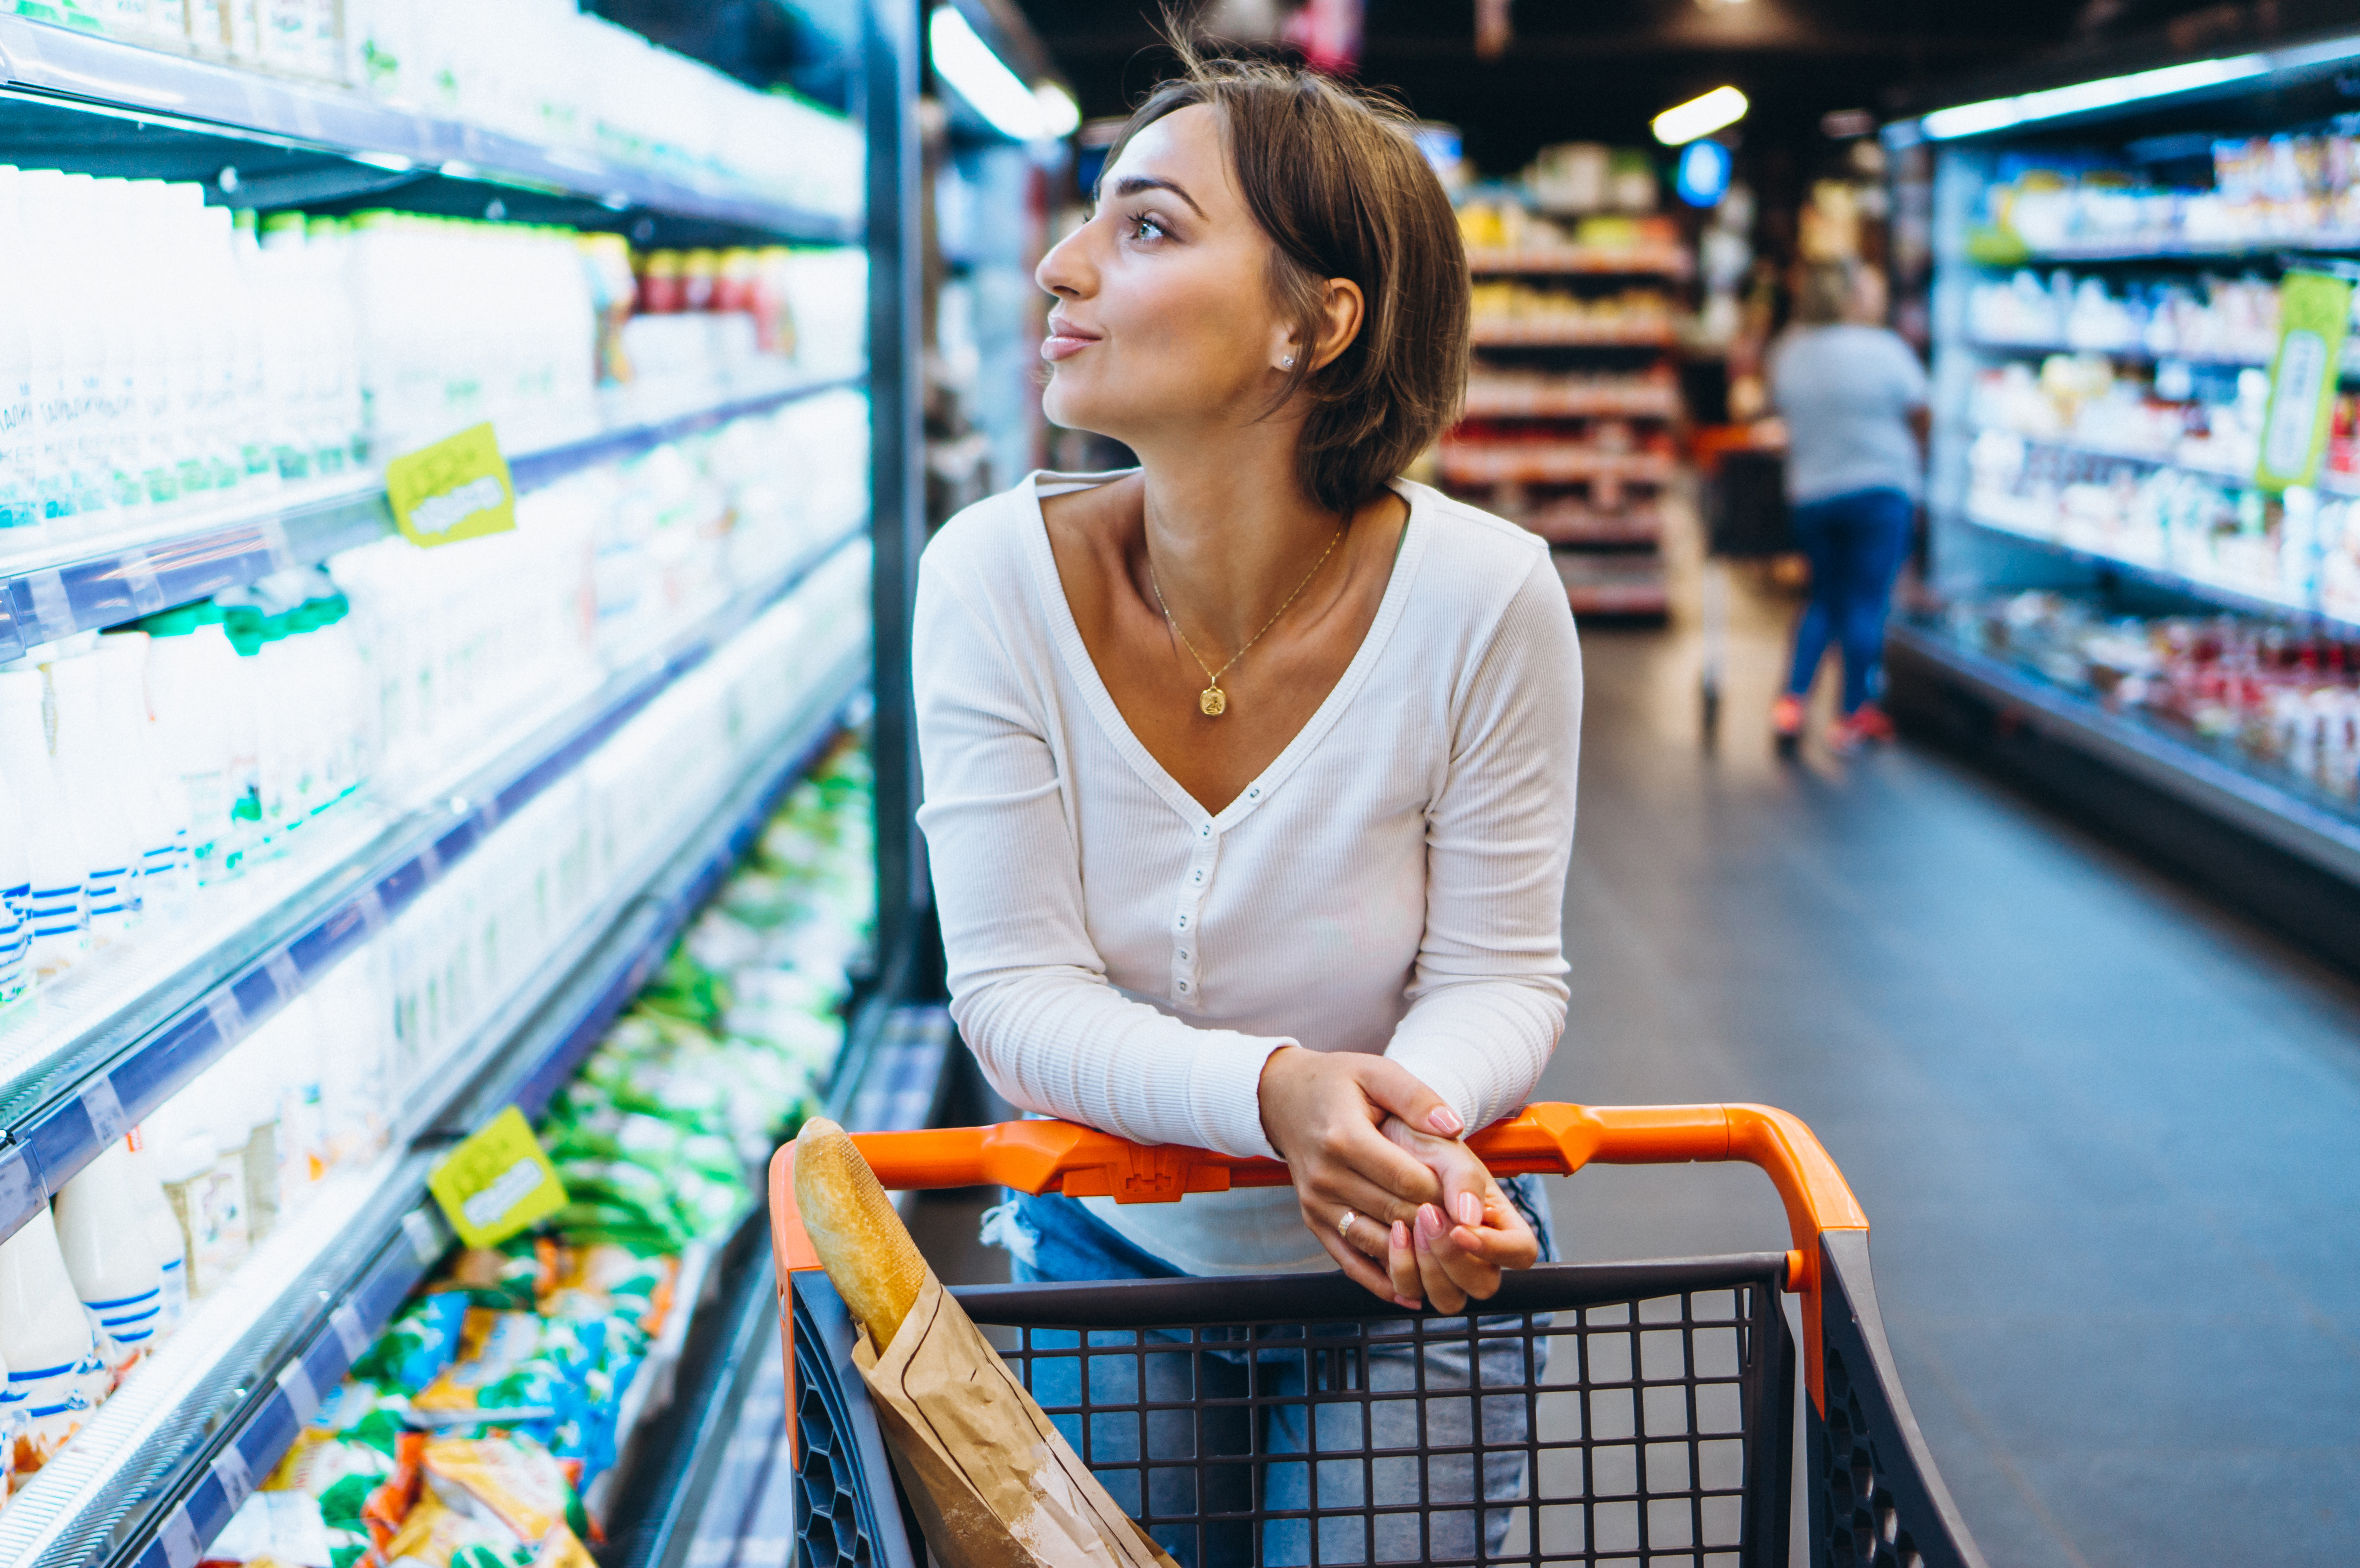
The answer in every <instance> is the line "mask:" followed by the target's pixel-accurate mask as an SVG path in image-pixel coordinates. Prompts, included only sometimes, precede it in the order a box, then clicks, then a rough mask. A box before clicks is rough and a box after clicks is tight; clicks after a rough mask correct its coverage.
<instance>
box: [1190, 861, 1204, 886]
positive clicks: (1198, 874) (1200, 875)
mask: <svg viewBox="0 0 2360 1568" xmlns="http://www.w3.org/2000/svg"><path fill="white" fill-rule="evenodd" d="M1188 880H1189V881H1191V882H1193V883H1195V884H1196V886H1197V887H1203V886H1204V885H1205V873H1204V869H1203V868H1202V867H1201V866H1200V867H1199V868H1197V869H1196V870H1195V871H1191V872H1190V873H1188Z"/></svg>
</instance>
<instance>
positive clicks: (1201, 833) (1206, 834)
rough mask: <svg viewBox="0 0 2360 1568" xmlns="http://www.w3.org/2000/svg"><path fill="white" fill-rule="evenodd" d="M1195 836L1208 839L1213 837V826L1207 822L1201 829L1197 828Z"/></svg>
mask: <svg viewBox="0 0 2360 1568" xmlns="http://www.w3.org/2000/svg"><path fill="white" fill-rule="evenodd" d="M1196 836H1197V837H1198V838H1210V837H1212V836H1213V824H1212V823H1210V822H1207V823H1206V824H1205V825H1204V826H1203V827H1201V828H1198V829H1197V830H1196Z"/></svg>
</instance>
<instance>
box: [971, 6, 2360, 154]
mask: <svg viewBox="0 0 2360 1568" xmlns="http://www.w3.org/2000/svg"><path fill="white" fill-rule="evenodd" d="M1018 3H1019V4H1020V5H1021V7H1022V10H1023V12H1024V14H1025V15H1026V16H1027V17H1028V18H1029V19H1030V20H1031V22H1032V27H1033V28H1034V30H1035V31H1036V32H1037V33H1038V34H1039V35H1040V37H1041V39H1042V41H1043V43H1044V44H1045V45H1046V46H1047V48H1048V49H1049V52H1050V54H1051V55H1052V56H1053V57H1054V59H1055V60H1056V62H1057V64H1058V66H1059V67H1060V68H1061V69H1062V70H1063V71H1065V74H1066V76H1067V77H1068V78H1069V80H1071V82H1073V83H1074V86H1075V88H1076V92H1077V93H1078V94H1079V95H1080V97H1081V99H1082V104H1083V112H1084V113H1085V114H1087V115H1090V116H1093V117H1095V116H1100V115H1109V114H1121V113H1123V112H1124V111H1125V110H1126V109H1127V108H1128V107H1129V105H1130V103H1131V102H1132V101H1133V100H1134V99H1135V98H1136V97H1137V96H1138V95H1139V94H1140V93H1141V92H1142V91H1143V90H1144V89H1145V88H1146V87H1147V86H1148V85H1149V84H1150V83H1151V82H1153V80H1154V78H1155V75H1156V72H1157V69H1158V65H1159V62H1160V60H1161V59H1162V58H1163V57H1162V56H1161V55H1160V53H1159V51H1158V50H1157V49H1156V48H1155V45H1156V38H1157V35H1156V31H1155V27H1154V25H1153V17H1155V16H1157V15H1158V14H1159V7H1158V5H1157V4H1156V0H1018ZM1474 12H1475V5H1474V0H1368V17H1367V33H1366V44H1365V48H1364V49H1363V53H1362V60H1361V72H1360V74H1361V76H1362V78H1363V80H1365V81H1368V82H1372V83H1380V84H1382V85H1385V86H1388V87H1391V88H1393V89H1394V90H1396V91H1397V92H1399V93H1401V94H1402V95H1403V96H1404V97H1405V98H1406V99H1407V100H1408V102H1409V103H1410V105H1411V107H1412V108H1413V109H1415V111H1416V113H1417V114H1420V115H1422V116H1424V117H1426V118H1428V119H1436V120H1444V121H1448V122H1450V123H1452V124H1455V125H1459V127H1460V128H1461V129H1462V130H1463V131H1464V132H1465V134H1466V141H1467V151H1468V155H1469V157H1470V158H1472V159H1473V160H1474V161H1475V162H1476V163H1477V164H1478V165H1479V166H1480V168H1481V169H1483V170H1484V171H1485V172H1487V173H1505V172H1509V171H1512V170H1513V169H1516V168H1518V167H1520V166H1521V165H1523V164H1524V162H1526V161H1527V160H1528V159H1529V158H1531V157H1532V155H1533V152H1534V151H1535V148H1537V147H1541V146H1543V145H1545V144H1547V143H1550V142H1557V141H1570V140H1601V141H1609V142H1624V143H1630V142H1638V141H1641V140H1643V139H1644V137H1645V136H1646V126H1647V121H1648V120H1649V119H1650V118H1651V117H1653V116H1654V115H1655V113H1656V112H1657V111H1659V110H1661V109H1664V108H1666V107H1668V106H1669V105H1670V104H1672V103H1677V102H1679V101H1680V100H1681V99H1684V98H1687V97H1690V96H1693V95H1694V94H1695V93H1700V92H1702V91H1704V90H1705V89H1707V88H1709V87H1714V86H1718V85H1720V84H1721V83H1722V82H1732V83H1734V84H1735V85H1737V86H1738V87H1740V88H1742V89H1743V91H1744V92H1745V93H1746V94H1747V96H1748V97H1749V98H1751V99H1752V100H1753V103H1754V111H1753V113H1752V114H1750V115H1749V116H1748V117H1747V120H1746V122H1745V125H1744V126H1743V134H1744V135H1745V136H1748V137H1751V138H1755V139H1770V140H1775V141H1779V142H1782V143H1784V144H1786V145H1787V146H1789V147H1795V146H1797V144H1798V143H1802V142H1805V141H1808V140H1809V139H1812V138H1815V137H1816V136H1818V125H1819V117H1820V115H1822V114H1825V113H1827V112H1828V111H1830V110H1833V109H1847V108H1864V109H1869V110H1872V111H1874V112H1876V113H1877V114H1879V115H1880V116H1884V115H1886V114H1893V113H1896V112H1899V111H1901V110H1904V109H1907V108H1909V107H1912V106H1916V107H1926V106H1930V104H1929V102H1928V101H1929V100H1932V99H1939V98H1942V97H1944V96H1945V95H1946V94H1945V93H1944V91H1943V90H1944V89H1945V87H1946V86H1949V85H1951V84H1956V83H1960V82H1965V81H1969V80H1971V79H1972V78H1975V77H1978V76H1984V77H1987V76H1989V75H1990V74H1991V73H1992V72H1994V71H2005V70H2006V69H2008V68H2013V67H2018V66H2021V65H2023V64H2025V63H2026V62H2028V61H2034V60H2041V59H2050V60H2059V59H2060V57H2061V60H2064V61H2067V62H2070V60H2071V59H2073V58H2075V57H2087V58H2097V57H2099V56H2102V55H2103V54H2105V53H2106V52H2108V51H2110V50H2113V49H2118V48H2120V47H2121V46H2123V45H2124V44H2125V42H2128V41H2131V40H2143V41H2144V42H2145V44H2146V45H2147V49H2149V50H2154V51H2160V52H2161V53H2162V54H2163V55H2165V56H2167V57H2169V56H2170V55H2173V54H2183V55H2184V54H2186V53H2195V52H2211V50H2212V49H2213V48H2214V47H2216V46H2219V45H2222V44H2225V43H2228V42H2231V41H2234V40H2236V39H2240V38H2252V37H2257V36H2265V37H2266V36H2269V35H2272V34H2277V33H2279V32H2282V31H2288V30H2293V29H2295V28H2298V27H2312V28H2315V27H2318V26H2320V25H2322V17H2321V16H2316V15H2313V13H2322V12H2324V13H2330V14H2332V13H2335V12H2341V13H2343V15H2344V17H2345V18H2346V19H2347V21H2348V20H2349V19H2351V18H2353V17H2355V16H2360V5H2355V4H2353V3H2352V0H2342V3H2339V4H2332V5H2331V4H2327V3H2326V0H2245V3H2236V0H2232V3H2228V4H2222V3H2219V0H2198V3H2193V4H2191V3H2190V0H1963V3H1961V0H1513V20H1514V27H1515V38H1514V42H1513V44H1511V45H1510V47H1509V49H1508V51H1507V53H1506V54H1505V56H1504V57H1502V58H1501V59H1498V60H1479V59H1477V58H1476V55H1475V49H1474V42H1473V39H1474ZM2297 13H2301V14H2300V16H2298V15H2297ZM2060 70H2067V71H2070V64H2060ZM1913 101H1915V102H1914V103H1913Z"/></svg>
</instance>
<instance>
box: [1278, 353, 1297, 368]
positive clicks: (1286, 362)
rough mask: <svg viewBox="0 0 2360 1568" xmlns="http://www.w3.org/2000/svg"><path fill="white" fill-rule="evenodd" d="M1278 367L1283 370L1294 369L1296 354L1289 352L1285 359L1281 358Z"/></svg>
mask: <svg viewBox="0 0 2360 1568" xmlns="http://www.w3.org/2000/svg"><path fill="white" fill-rule="evenodd" d="M1278 367H1279V368H1280V369H1281V370H1292V369H1294V368H1295V356H1294V355H1293V354H1288V355H1287V356H1286V357H1285V358H1284V359H1282V360H1280V361H1279V362H1278Z"/></svg>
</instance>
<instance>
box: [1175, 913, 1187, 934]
mask: <svg viewBox="0 0 2360 1568" xmlns="http://www.w3.org/2000/svg"><path fill="white" fill-rule="evenodd" d="M1177 923H1178V925H1179V928H1180V929H1181V930H1182V931H1186V930H1187V929H1188V917H1187V916H1185V915H1183V916H1181V917H1180V919H1179V921H1178V922H1177Z"/></svg>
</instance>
